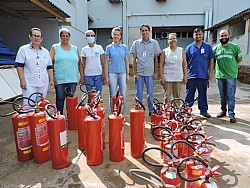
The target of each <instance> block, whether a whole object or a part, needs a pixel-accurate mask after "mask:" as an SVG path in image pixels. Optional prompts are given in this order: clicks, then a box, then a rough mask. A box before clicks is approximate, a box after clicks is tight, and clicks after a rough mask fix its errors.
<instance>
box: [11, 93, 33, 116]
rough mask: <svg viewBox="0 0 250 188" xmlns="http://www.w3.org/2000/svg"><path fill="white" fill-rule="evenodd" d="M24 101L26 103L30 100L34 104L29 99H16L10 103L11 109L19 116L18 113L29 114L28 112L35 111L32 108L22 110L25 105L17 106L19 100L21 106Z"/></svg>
mask: <svg viewBox="0 0 250 188" xmlns="http://www.w3.org/2000/svg"><path fill="white" fill-rule="evenodd" d="M24 99H26V100H28V101H29V100H31V102H32V103H34V104H35V103H36V102H35V101H34V100H32V99H30V98H29V97H17V98H15V100H14V101H13V103H12V107H13V109H14V110H15V111H16V112H17V113H19V114H20V113H29V112H32V111H34V110H35V109H34V108H29V107H27V108H26V109H24V106H25V105H19V104H18V101H20V100H21V101H22V104H23V100H24ZM28 103H29V102H28Z"/></svg>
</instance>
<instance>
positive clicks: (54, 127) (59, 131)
mask: <svg viewBox="0 0 250 188" xmlns="http://www.w3.org/2000/svg"><path fill="white" fill-rule="evenodd" d="M45 110H46V113H47V114H48V116H49V117H50V118H49V119H48V122H47V123H48V132H49V142H50V151H51V161H52V167H53V168H54V169H62V168H66V167H67V166H69V155H68V142H67V130H66V120H65V117H64V116H63V115H60V112H58V111H57V110H56V107H55V105H51V104H48V105H46V107H45Z"/></svg>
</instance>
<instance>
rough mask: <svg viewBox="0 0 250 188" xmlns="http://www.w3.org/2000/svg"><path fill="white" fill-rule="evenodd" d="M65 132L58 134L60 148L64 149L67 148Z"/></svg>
mask: <svg viewBox="0 0 250 188" xmlns="http://www.w3.org/2000/svg"><path fill="white" fill-rule="evenodd" d="M67 143H68V142H67V132H66V130H65V131H63V132H60V144H61V148H65V147H66V146H67Z"/></svg>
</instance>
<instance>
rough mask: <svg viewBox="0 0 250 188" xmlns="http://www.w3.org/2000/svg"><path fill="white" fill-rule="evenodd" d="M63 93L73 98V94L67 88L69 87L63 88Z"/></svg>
mask: <svg viewBox="0 0 250 188" xmlns="http://www.w3.org/2000/svg"><path fill="white" fill-rule="evenodd" d="M65 93H66V95H67V96H69V97H73V96H74V92H73V91H72V89H71V88H69V87H65Z"/></svg>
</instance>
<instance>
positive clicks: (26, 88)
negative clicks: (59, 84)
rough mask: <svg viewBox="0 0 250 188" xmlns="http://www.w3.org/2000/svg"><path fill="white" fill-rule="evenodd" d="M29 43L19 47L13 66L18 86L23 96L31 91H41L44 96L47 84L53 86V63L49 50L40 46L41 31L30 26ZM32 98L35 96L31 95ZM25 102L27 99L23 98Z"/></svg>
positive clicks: (26, 95) (28, 94)
mask: <svg viewBox="0 0 250 188" xmlns="http://www.w3.org/2000/svg"><path fill="white" fill-rule="evenodd" d="M29 39H30V43H29V44H26V45H23V46H21V47H20V48H19V50H18V53H17V56H16V60H15V67H16V68H17V73H18V76H19V80H20V86H21V88H22V93H23V96H24V97H29V96H30V95H31V94H32V93H35V92H39V93H42V95H43V97H44V98H46V95H47V91H48V86H50V89H53V88H54V80H53V65H52V61H51V58H50V54H49V51H48V50H47V49H45V48H44V47H42V46H41V42H42V40H43V36H42V31H41V29H39V28H32V29H31V30H30V33H29ZM33 97H34V98H32V99H33V100H36V96H35V95H33ZM24 103H25V104H27V103H28V101H27V100H24Z"/></svg>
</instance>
